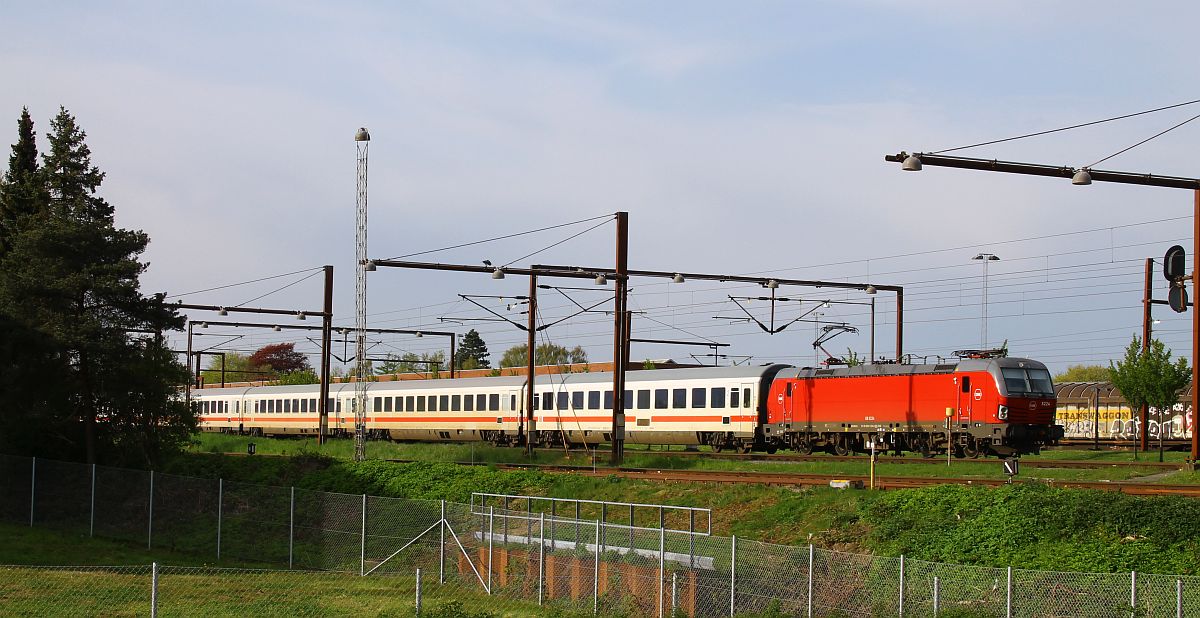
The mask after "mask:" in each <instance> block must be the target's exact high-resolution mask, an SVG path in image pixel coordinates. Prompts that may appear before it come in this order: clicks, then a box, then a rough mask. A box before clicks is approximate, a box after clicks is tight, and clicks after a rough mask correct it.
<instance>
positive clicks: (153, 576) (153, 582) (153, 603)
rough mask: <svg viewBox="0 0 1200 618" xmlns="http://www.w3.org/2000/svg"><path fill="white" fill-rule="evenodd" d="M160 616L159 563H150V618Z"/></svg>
mask: <svg viewBox="0 0 1200 618" xmlns="http://www.w3.org/2000/svg"><path fill="white" fill-rule="evenodd" d="M157 616H158V563H157V562H151V563H150V618H157Z"/></svg>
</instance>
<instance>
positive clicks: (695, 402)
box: [692, 388, 707, 408]
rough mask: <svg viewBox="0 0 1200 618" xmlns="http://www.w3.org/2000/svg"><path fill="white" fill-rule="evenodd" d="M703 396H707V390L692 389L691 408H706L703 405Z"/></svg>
mask: <svg viewBox="0 0 1200 618" xmlns="http://www.w3.org/2000/svg"><path fill="white" fill-rule="evenodd" d="M705 394H707V389H703V388H693V389H692V407H693V408H704V407H706V406H705V405H704V404H705V401H704V395H705Z"/></svg>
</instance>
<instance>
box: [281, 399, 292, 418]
mask: <svg viewBox="0 0 1200 618" xmlns="http://www.w3.org/2000/svg"><path fill="white" fill-rule="evenodd" d="M291 411H292V400H291V399H284V400H283V413H284V414H290V413H291Z"/></svg>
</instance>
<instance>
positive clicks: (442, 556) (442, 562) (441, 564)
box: [438, 500, 446, 584]
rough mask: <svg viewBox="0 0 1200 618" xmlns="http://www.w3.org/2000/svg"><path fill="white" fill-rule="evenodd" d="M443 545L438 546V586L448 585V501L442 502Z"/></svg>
mask: <svg viewBox="0 0 1200 618" xmlns="http://www.w3.org/2000/svg"><path fill="white" fill-rule="evenodd" d="M441 528H442V530H441V538H442V543H441V545H439V546H438V584H444V583H446V501H445V500H442V521H441Z"/></svg>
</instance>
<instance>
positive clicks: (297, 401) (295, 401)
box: [292, 399, 300, 412]
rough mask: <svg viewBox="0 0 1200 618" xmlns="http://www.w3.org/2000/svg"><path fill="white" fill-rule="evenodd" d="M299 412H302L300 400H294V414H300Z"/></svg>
mask: <svg viewBox="0 0 1200 618" xmlns="http://www.w3.org/2000/svg"><path fill="white" fill-rule="evenodd" d="M299 411H300V400H299V399H293V400H292V412H299Z"/></svg>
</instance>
